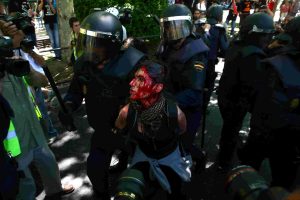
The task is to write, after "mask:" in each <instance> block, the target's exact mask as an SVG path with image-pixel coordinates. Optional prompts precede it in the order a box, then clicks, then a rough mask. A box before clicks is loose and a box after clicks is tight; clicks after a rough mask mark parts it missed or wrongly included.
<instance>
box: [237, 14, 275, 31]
mask: <svg viewBox="0 0 300 200" xmlns="http://www.w3.org/2000/svg"><path fill="white" fill-rule="evenodd" d="M274 32H275V27H274V22H273V19H272V17H270V16H269V15H268V14H266V13H262V12H258V13H254V14H251V15H249V16H248V17H246V19H245V20H244V22H243V23H242V24H241V29H240V34H241V35H242V36H243V35H248V34H251V33H267V34H271V33H274Z"/></svg>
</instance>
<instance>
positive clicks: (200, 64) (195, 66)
mask: <svg viewBox="0 0 300 200" xmlns="http://www.w3.org/2000/svg"><path fill="white" fill-rule="evenodd" d="M194 68H195V69H196V70H197V71H202V70H203V69H204V65H203V64H202V63H200V62H197V63H195V64H194Z"/></svg>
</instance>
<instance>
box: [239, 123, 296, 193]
mask: <svg viewBox="0 0 300 200" xmlns="http://www.w3.org/2000/svg"><path fill="white" fill-rule="evenodd" d="M299 141H300V129H298V130H296V129H291V128H290V127H285V128H280V129H276V130H273V131H270V132H262V131H261V129H260V128H256V127H252V128H251V131H250V134H249V137H248V139H247V142H246V144H245V146H244V147H243V148H242V149H241V150H240V151H239V158H240V160H241V161H242V164H246V165H250V166H252V167H253V168H255V169H256V170H259V168H260V166H261V163H262V161H263V160H264V159H265V158H269V161H270V167H271V172H272V183H271V185H272V186H280V187H284V188H286V189H290V187H291V186H292V185H293V183H294V181H295V179H296V175H297V170H298V168H299V162H300V160H299V156H300V152H299V150H300V142H299Z"/></svg>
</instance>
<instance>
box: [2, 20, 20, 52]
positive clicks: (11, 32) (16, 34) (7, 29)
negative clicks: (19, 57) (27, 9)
mask: <svg viewBox="0 0 300 200" xmlns="http://www.w3.org/2000/svg"><path fill="white" fill-rule="evenodd" d="M0 28H1V31H2V33H3V34H4V35H6V36H10V37H12V38H13V47H14V48H17V47H20V43H21V41H22V40H23V39H24V37H25V34H24V33H23V31H21V30H18V28H17V27H16V25H14V24H13V23H12V22H5V21H3V20H0Z"/></svg>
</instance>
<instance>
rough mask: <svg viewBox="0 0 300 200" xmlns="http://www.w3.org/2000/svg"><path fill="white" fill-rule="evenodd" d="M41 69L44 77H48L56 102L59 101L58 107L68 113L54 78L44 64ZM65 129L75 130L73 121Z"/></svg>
mask: <svg viewBox="0 0 300 200" xmlns="http://www.w3.org/2000/svg"><path fill="white" fill-rule="evenodd" d="M43 70H44V72H45V75H46V77H47V79H48V81H49V83H50V85H51V88H52V89H53V91H54V93H55V96H56V97H57V100H58V103H59V105H60V107H61V108H62V110H63V112H64V113H66V114H69V112H68V110H67V108H66V106H65V104H64V101H63V99H62V97H61V95H60V92H59V90H58V88H57V86H56V84H55V81H54V79H53V77H52V74H51V72H50V71H49V68H48V67H47V66H46V65H44V66H43ZM66 129H67V130H68V131H75V130H76V128H75V126H74V124H73V123H72V124H70V125H68V126H67V127H66Z"/></svg>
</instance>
